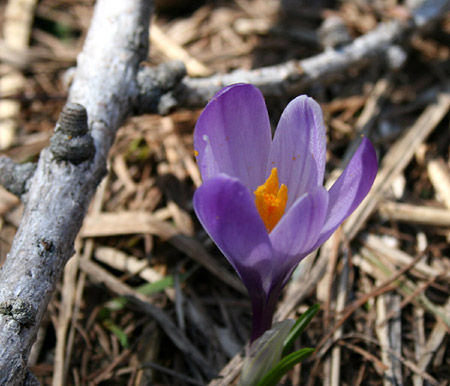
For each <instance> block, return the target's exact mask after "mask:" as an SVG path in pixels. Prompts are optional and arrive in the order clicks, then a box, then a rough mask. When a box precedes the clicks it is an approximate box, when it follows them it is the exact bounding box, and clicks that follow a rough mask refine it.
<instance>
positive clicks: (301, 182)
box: [266, 95, 326, 207]
mask: <svg viewBox="0 0 450 386" xmlns="http://www.w3.org/2000/svg"><path fill="white" fill-rule="evenodd" d="M325 156H326V136H325V126H324V124H323V116H322V110H321V109H320V106H319V105H318V104H317V102H315V101H314V100H313V99H311V98H309V97H307V96H306V95H301V96H299V97H297V98H295V99H294V100H293V101H291V102H290V103H289V104H288V105H287V107H286V109H285V110H284V112H283V114H282V115H281V118H280V122H279V123H278V127H277V130H276V132H275V137H274V139H273V144H272V147H271V149H270V155H269V164H268V165H267V170H266V174H267V173H268V172H270V170H271V169H272V167H273V166H277V168H278V176H279V178H280V182H281V183H284V184H286V186H287V187H288V194H289V199H288V204H287V205H288V207H289V206H290V205H292V203H293V202H294V201H295V200H296V199H297V198H298V197H300V196H301V195H303V194H304V193H306V192H307V191H309V190H310V188H311V187H313V186H319V185H322V184H323V176H324V172H325V161H326V160H325Z"/></svg>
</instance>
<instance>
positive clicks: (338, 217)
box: [316, 138, 378, 246]
mask: <svg viewBox="0 0 450 386" xmlns="http://www.w3.org/2000/svg"><path fill="white" fill-rule="evenodd" d="M377 170H378V163H377V156H376V153H375V149H374V148H373V146H372V144H371V142H370V141H369V140H368V139H367V138H363V140H362V142H361V145H359V147H358V150H357V151H356V153H355V154H354V155H353V157H352V159H351V160H350V162H349V163H348V165H347V167H346V168H345V170H344V172H343V173H342V174H341V175H340V176H339V178H338V179H337V181H336V182H335V183H334V184H333V186H332V187H331V189H330V190H329V192H328V194H329V197H330V201H329V206H328V213H327V221H326V222H325V224H324V226H323V229H322V231H321V234H320V237H319V240H318V241H317V243H316V244H317V246H319V245H320V244H322V243H323V242H325V241H326V240H327V239H328V238H329V237H330V236H331V235H332V233H333V232H334V231H335V230H336V229H337V227H338V226H339V225H340V224H341V223H342V222H343V221H344V220H345V219H346V218H347V217H348V216H349V215H350V214H351V213H352V212H353V211H354V210H355V209H356V208H357V207H358V205H359V204H360V203H361V201H362V200H363V199H364V197H366V195H367V193H369V190H370V188H371V187H372V184H373V181H374V180H375V176H376V174H377Z"/></svg>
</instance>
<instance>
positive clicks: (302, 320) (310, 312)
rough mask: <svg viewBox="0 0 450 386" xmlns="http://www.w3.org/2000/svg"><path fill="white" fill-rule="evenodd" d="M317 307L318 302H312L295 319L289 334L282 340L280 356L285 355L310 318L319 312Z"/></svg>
mask: <svg viewBox="0 0 450 386" xmlns="http://www.w3.org/2000/svg"><path fill="white" fill-rule="evenodd" d="M319 309H320V306H319V305H318V304H314V305H313V306H311V307H309V308H308V309H307V310H306V311H305V312H304V313H303V314H302V315H301V316H300V317H299V318H298V319H297V321H296V322H295V324H294V325H293V326H292V328H291V331H290V332H289V335H288V336H287V338H286V339H285V340H284V343H283V346H284V349H283V354H282V357H285V356H286V355H287V354H288V353H289V350H290V349H291V347H292V345H293V344H294V342H295V341H296V340H297V339H298V337H299V336H300V335H301V334H302V333H303V331H305V328H306V327H307V326H308V324H309V323H310V322H311V320H312V318H314V316H316V314H317V313H318V312H319Z"/></svg>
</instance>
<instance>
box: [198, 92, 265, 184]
mask: <svg viewBox="0 0 450 386" xmlns="http://www.w3.org/2000/svg"><path fill="white" fill-rule="evenodd" d="M270 143H271V130H270V122H269V116H268V114H267V108H266V105H265V103H264V98H263V96H262V94H261V92H260V91H259V90H258V89H257V88H255V87H254V86H252V85H249V84H236V85H233V86H229V87H226V88H225V89H223V90H221V91H219V92H218V93H217V94H216V95H215V96H214V98H213V99H212V100H211V101H210V102H209V103H208V105H207V106H206V108H205V110H204V111H203V113H202V114H201V115H200V118H199V119H198V121H197V125H196V127H195V132H194V148H195V150H196V151H197V152H198V155H197V160H198V164H199V168H200V173H201V174H202V177H203V180H204V181H206V180H208V179H210V178H212V177H214V176H216V175H217V174H218V173H225V174H227V175H229V176H231V177H235V178H237V179H239V180H240V181H241V182H242V183H243V184H244V185H246V186H247V188H248V189H250V191H251V192H252V191H253V190H255V189H256V188H257V186H259V185H260V184H262V183H263V182H264V177H265V171H266V165H267V158H268V155H269V149H270ZM208 147H209V149H208ZM210 163H215V165H216V166H214V167H211V165H210Z"/></svg>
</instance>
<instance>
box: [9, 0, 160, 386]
mask: <svg viewBox="0 0 450 386" xmlns="http://www.w3.org/2000/svg"><path fill="white" fill-rule="evenodd" d="M150 4H151V1H149V0H116V1H113V2H112V1H108V0H99V1H98V2H97V5H96V8H95V11H94V16H93V19H92V24H91V27H90V30H89V33H88V36H87V39H86V42H85V45H84V48H83V51H82V52H81V54H80V55H79V57H78V68H77V72H76V75H75V79H74V83H73V85H72V87H71V89H70V92H69V101H70V102H71V104H69V105H67V106H66V109H65V112H64V114H62V115H61V117H60V121H59V123H58V125H57V130H56V133H55V135H54V137H53V139H52V143H51V146H50V148H47V149H44V150H43V151H42V152H41V156H40V158H39V161H38V164H37V167H36V170H35V172H34V174H33V173H32V172H31V173H30V174H28V175H27V178H29V177H30V176H31V175H32V177H31V179H30V180H29V182H28V187H29V190H28V193H27V196H26V200H25V202H26V206H25V211H24V214H23V218H22V221H21V224H20V227H19V229H18V231H17V234H16V237H15V238H14V242H13V245H12V247H11V251H10V253H9V255H8V257H7V259H6V262H5V264H4V265H3V267H2V268H1V270H0V283H1V287H0V384H1V385H21V384H23V382H25V379H32V377H31V376H30V375H29V373H27V368H26V363H27V359H28V355H29V352H30V349H31V346H32V344H33V342H34V340H35V337H36V333H37V329H38V326H39V324H40V322H41V319H42V315H43V313H44V311H45V309H46V307H47V305H48V303H49V301H50V298H51V296H52V294H53V291H54V289H55V285H56V283H57V281H58V279H59V278H60V276H61V273H62V270H63V268H64V265H65V263H66V262H67V260H68V259H69V258H70V256H72V254H73V252H74V249H73V248H74V247H73V245H74V240H75V237H76V235H77V233H78V231H79V229H80V227H81V224H82V221H83V218H84V216H85V213H86V210H87V207H88V204H89V202H90V201H91V198H92V196H93V194H94V192H95V189H96V188H97V186H98V184H99V182H100V180H101V179H102V177H103V176H104V175H105V173H106V157H107V154H108V151H109V149H110V147H111V144H112V143H113V141H114V137H115V133H116V130H117V129H118V127H119V126H120V124H121V123H122V122H123V121H124V119H125V118H126V116H127V115H128V114H129V113H131V111H132V109H133V106H135V105H136V101H137V99H138V97H139V88H138V86H137V82H136V79H137V73H138V69H139V63H140V62H141V61H143V60H145V58H146V56H147V52H148V29H149V19H150ZM80 105H81V106H80ZM82 106H84V107H85V108H86V111H87V116H88V127H89V131H87V127H86V125H85V120H86V116H85V114H84V115H83V112H84V109H83V107H82ZM68 113H69V115H70V114H72V113H74V114H75V115H74V116H72V118H74V119H75V122H73V121H71V118H70V119H69V122H67V119H66V118H67V117H68V116H67V114H68ZM83 117H84V118H83ZM83 120H84V124H83ZM73 123H75V126H73ZM67 125H69V126H70V125H72V127H73V128H74V129H73V130H74V131H70V129H69V131H67V127H68V126H67ZM94 147H95V152H94ZM0 162H1V163H2V164H3V165H7V166H8V167H9V168H11V173H10V174H11V175H13V174H14V170H13V169H18V168H19V166H17V165H14V164H12V163H11V161H9V160H7V159H2V160H1V161H0ZM2 169H3V170H5V169H6V168H5V167H3V168H2ZM16 174H17V173H16ZM27 178H25V179H23V178H22V180H23V181H22V182H21V183H19V182H20V181H19V179H18V178H16V179H15V181H16V183H18V185H17V186H15V185H14V184H9V185H10V186H9V188H10V190H12V191H13V192H15V193H16V194H23V193H24V191H25V190H26V187H25V185H26V184H25V182H24V181H26V180H27ZM13 180H14V178H13V179H12V181H13ZM2 182H3V183H6V185H8V182H7V181H6V182H5V181H4V180H2ZM27 382H29V381H27Z"/></svg>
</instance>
